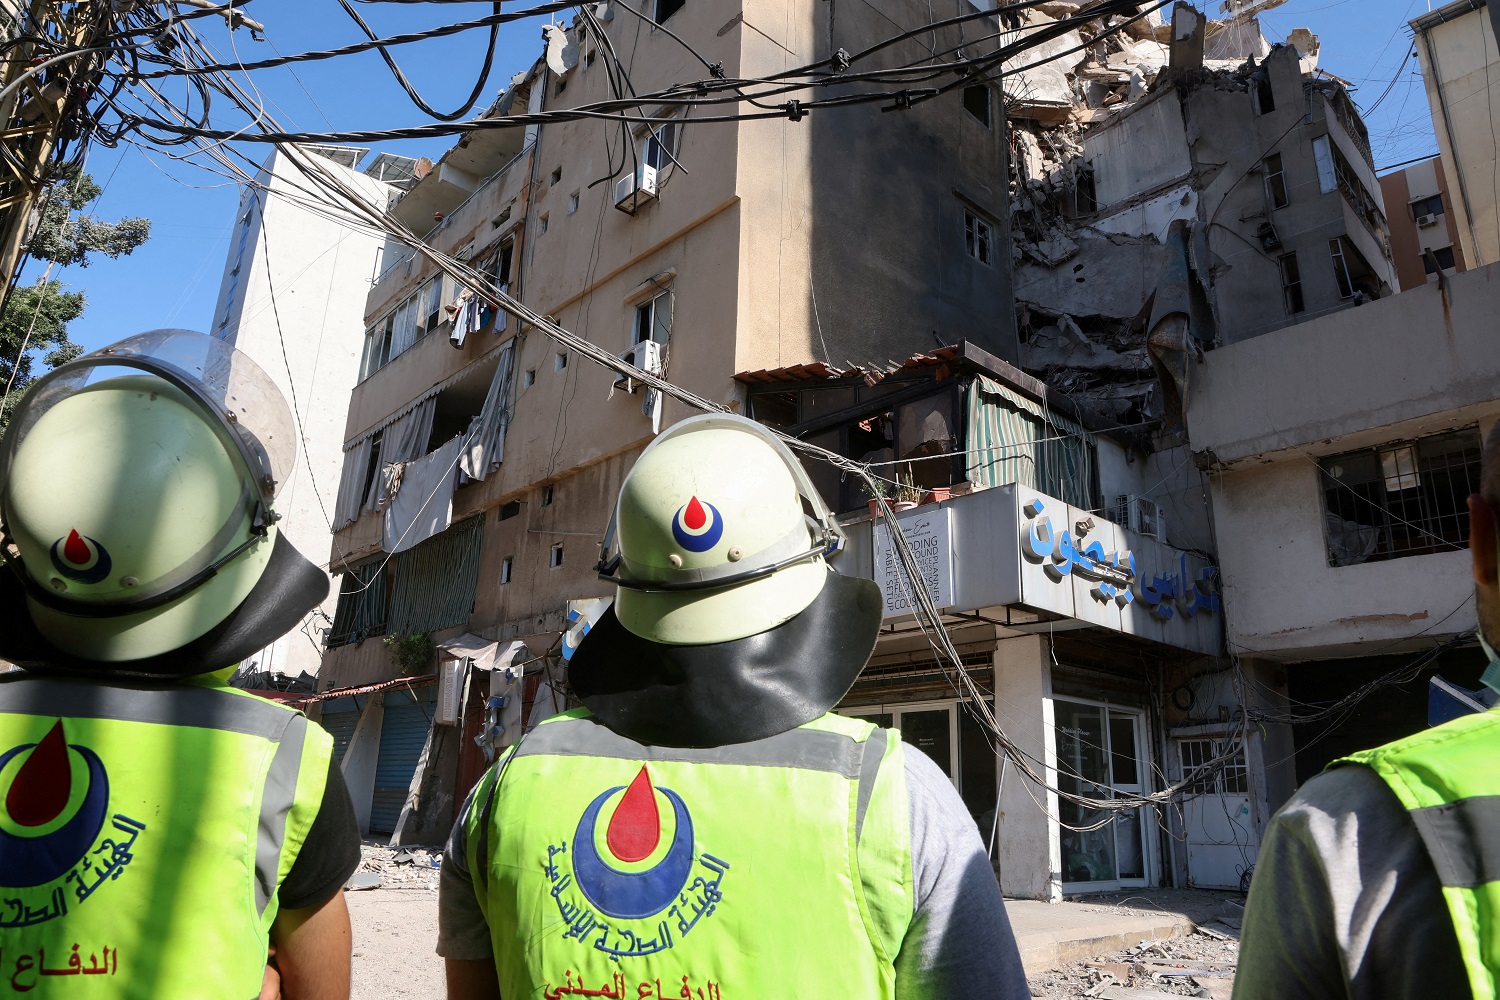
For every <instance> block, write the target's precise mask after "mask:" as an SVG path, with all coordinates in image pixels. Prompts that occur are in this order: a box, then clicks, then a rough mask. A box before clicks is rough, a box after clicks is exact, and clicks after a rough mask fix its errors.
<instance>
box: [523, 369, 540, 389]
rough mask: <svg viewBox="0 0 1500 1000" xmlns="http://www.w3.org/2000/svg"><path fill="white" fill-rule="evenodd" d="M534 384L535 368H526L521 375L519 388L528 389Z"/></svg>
mask: <svg viewBox="0 0 1500 1000" xmlns="http://www.w3.org/2000/svg"><path fill="white" fill-rule="evenodd" d="M534 385H536V369H535V368H528V369H526V371H525V373H524V374H522V376H521V388H522V389H530V388H531V387H532V386H534Z"/></svg>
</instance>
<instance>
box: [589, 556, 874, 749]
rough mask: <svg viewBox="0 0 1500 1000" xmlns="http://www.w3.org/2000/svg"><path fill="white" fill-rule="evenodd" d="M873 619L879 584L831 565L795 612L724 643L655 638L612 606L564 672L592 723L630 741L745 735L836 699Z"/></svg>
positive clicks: (667, 742)
mask: <svg viewBox="0 0 1500 1000" xmlns="http://www.w3.org/2000/svg"><path fill="white" fill-rule="evenodd" d="M880 621H881V594H880V587H879V586H878V585H877V584H876V583H875V582H874V581H872V580H865V579H862V578H858V577H848V576H843V575H841V574H839V573H837V572H830V573H829V575H828V582H827V584H826V585H825V586H824V587H823V590H822V593H820V594H819V595H818V597H817V598H816V599H815V600H814V601H813V602H812V603H811V604H810V605H808V606H807V609H806V610H804V611H802V612H801V613H800V614H798V615H796V616H795V617H793V618H791V619H790V620H788V621H786V622H783V623H782V624H780V625H778V626H776V627H775V628H773V629H769V630H767V631H765V632H760V633H757V634H755V635H751V636H746V637H745V638H743V639H733V640H730V641H728V642H715V643H707V644H704V645H696V646H691V645H669V644H666V643H659V642H652V641H651V640H649V639H644V638H641V637H640V636H638V635H636V634H635V633H633V632H631V631H630V630H629V629H627V628H625V626H624V625H622V624H621V623H620V621H619V619H618V618H616V617H615V612H614V609H613V608H610V609H609V610H608V611H606V612H605V613H604V615H603V616H602V617H601V618H600V619H599V621H598V622H596V623H595V624H594V626H593V627H592V628H590V629H589V632H588V635H587V636H585V637H584V639H583V642H582V643H580V644H579V647H578V650H577V651H576V652H575V653H574V654H573V658H572V659H571V660H570V661H569V665H568V678H569V683H570V684H571V686H572V688H573V691H574V693H576V694H577V695H578V697H579V700H581V701H582V702H583V704H584V707H586V708H587V709H589V711H591V712H593V713H594V715H595V716H596V717H597V718H598V719H599V721H601V722H603V723H604V724H605V725H606V726H608V727H609V728H610V729H612V730H614V731H615V732H616V733H619V734H620V735H622V736H625V737H628V738H629V739H633V740H635V741H637V742H640V743H646V744H651V745H655V746H670V747H715V746H725V745H728V744H732V743H747V742H749V741H751V740H759V739H765V738H766V737H768V736H775V735H776V734H777V733H783V732H786V731H788V730H791V729H795V728H797V727H798V726H800V725H802V724H804V723H807V722H811V721H812V720H813V719H816V718H818V717H819V716H820V715H822V714H823V713H825V712H827V711H828V710H829V709H831V708H833V706H835V705H837V704H838V703H839V701H840V700H841V699H842V698H843V697H844V695H845V694H847V693H848V691H849V688H850V687H852V686H853V684H854V681H855V679H856V678H857V677H858V676H859V672H860V671H861V670H863V669H864V666H865V664H866V663H867V662H868V661H869V658H870V653H871V652H872V651H873V650H874V648H875V640H876V638H877V637H878V635H879V632H880Z"/></svg>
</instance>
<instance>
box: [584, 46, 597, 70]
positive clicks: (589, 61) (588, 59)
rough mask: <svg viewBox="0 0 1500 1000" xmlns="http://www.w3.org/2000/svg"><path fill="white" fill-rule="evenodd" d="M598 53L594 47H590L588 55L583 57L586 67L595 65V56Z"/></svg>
mask: <svg viewBox="0 0 1500 1000" xmlns="http://www.w3.org/2000/svg"><path fill="white" fill-rule="evenodd" d="M596 55H597V53H596V52H595V51H594V50H593V49H589V51H588V55H586V56H584V57H583V68H584V69H588V68H589V67H590V66H592V65H594V58H595V56H596Z"/></svg>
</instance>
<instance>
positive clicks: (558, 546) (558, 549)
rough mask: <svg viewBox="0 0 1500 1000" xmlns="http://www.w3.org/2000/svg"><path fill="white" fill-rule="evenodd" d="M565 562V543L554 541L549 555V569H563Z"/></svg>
mask: <svg viewBox="0 0 1500 1000" xmlns="http://www.w3.org/2000/svg"><path fill="white" fill-rule="evenodd" d="M562 564H563V543H562V542H553V543H552V549H551V551H550V552H549V553H548V556H547V568H548V569H561V568H562Z"/></svg>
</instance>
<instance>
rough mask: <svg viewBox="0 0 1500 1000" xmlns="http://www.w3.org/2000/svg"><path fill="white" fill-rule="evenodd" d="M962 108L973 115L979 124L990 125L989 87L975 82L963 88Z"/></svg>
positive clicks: (987, 126) (986, 126)
mask: <svg viewBox="0 0 1500 1000" xmlns="http://www.w3.org/2000/svg"><path fill="white" fill-rule="evenodd" d="M964 110H965V111H967V112H968V113H969V114H971V115H973V116H974V118H975V119H977V120H978V122H979V124H981V125H983V126H984V127H985V128H989V127H990V88H988V87H986V86H985V85H984V84H982V83H976V84H974V85H973V86H971V87H965V88H964Z"/></svg>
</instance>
